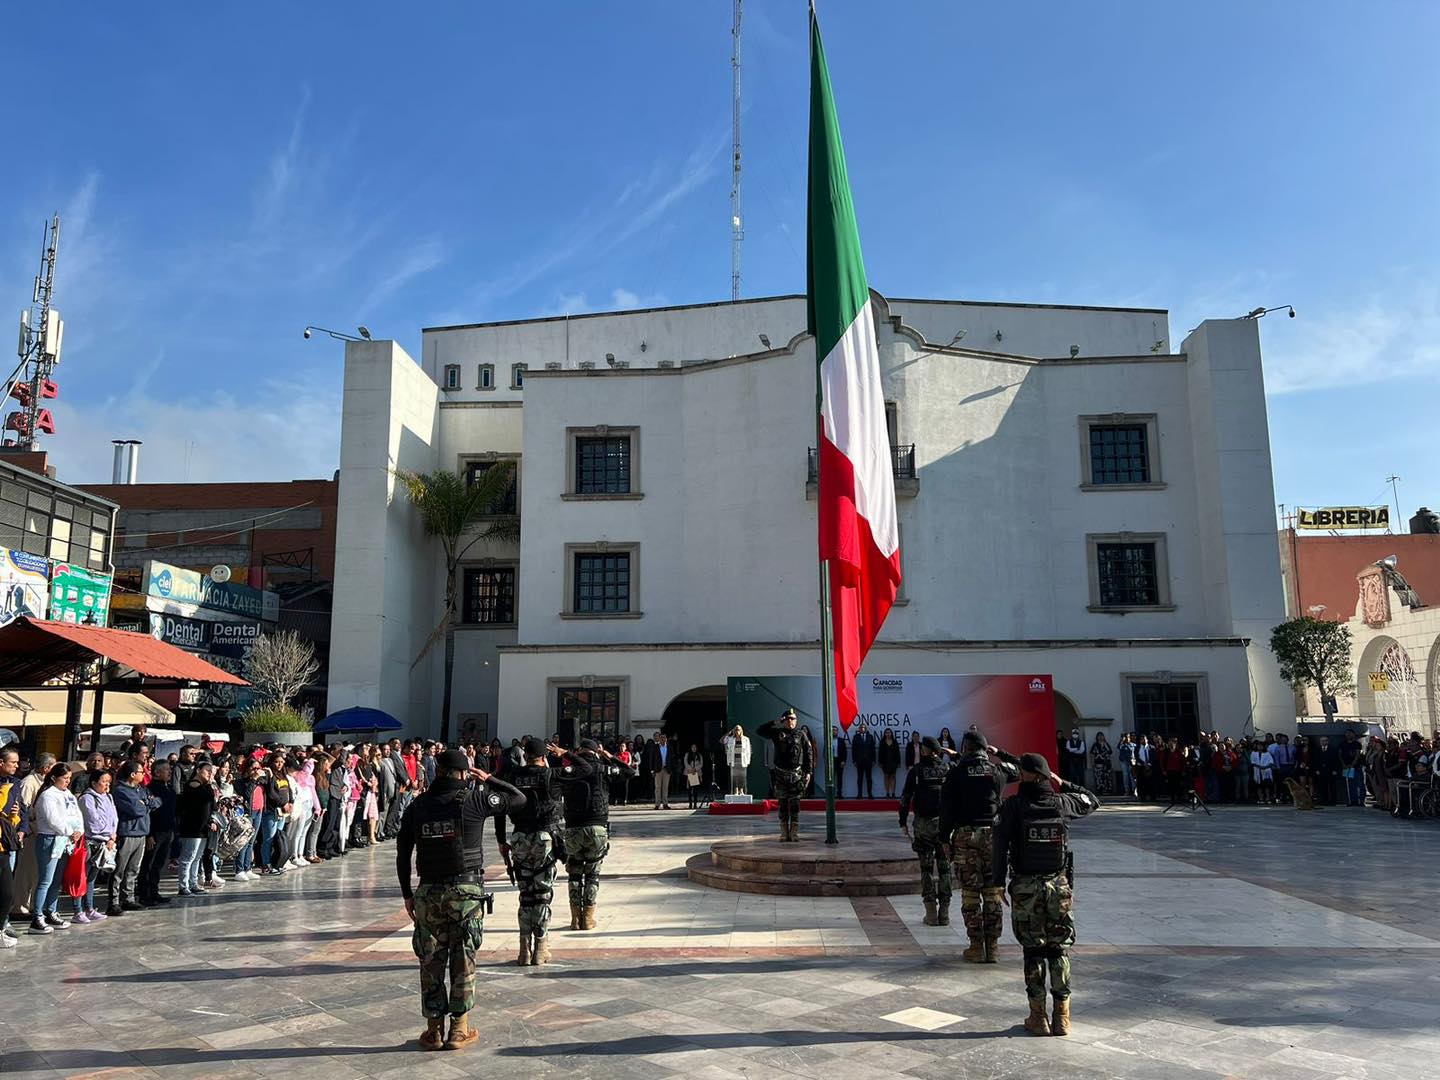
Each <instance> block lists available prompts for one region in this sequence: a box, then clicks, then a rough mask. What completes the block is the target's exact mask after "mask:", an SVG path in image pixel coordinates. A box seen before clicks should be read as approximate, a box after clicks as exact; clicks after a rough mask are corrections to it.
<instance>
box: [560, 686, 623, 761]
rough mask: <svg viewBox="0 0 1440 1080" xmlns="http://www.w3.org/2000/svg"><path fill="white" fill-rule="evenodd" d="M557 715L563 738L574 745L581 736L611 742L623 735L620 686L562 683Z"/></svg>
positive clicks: (602, 742)
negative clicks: (621, 729) (621, 730)
mask: <svg viewBox="0 0 1440 1080" xmlns="http://www.w3.org/2000/svg"><path fill="white" fill-rule="evenodd" d="M558 695H559V700H558V701H557V702H556V718H557V721H558V725H559V729H560V740H561V742H563V743H565V744H566V745H568V746H573V745H574V744H575V742H576V741H578V740H580V739H594V740H595V741H596V742H598V743H601V744H602V745H608V744H609V743H611V742H613V741H614V740H616V739H618V738H619V737H620V687H618V686H591V687H582V686H562V687H560V688H559V689H558Z"/></svg>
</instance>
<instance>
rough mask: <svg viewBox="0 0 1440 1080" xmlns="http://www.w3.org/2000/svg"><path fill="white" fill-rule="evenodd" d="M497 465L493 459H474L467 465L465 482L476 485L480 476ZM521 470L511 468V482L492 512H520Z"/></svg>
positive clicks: (492, 508) (491, 509)
mask: <svg viewBox="0 0 1440 1080" xmlns="http://www.w3.org/2000/svg"><path fill="white" fill-rule="evenodd" d="M494 467H495V462H493V461H472V462H469V463H468V464H467V465H466V466H465V482H466V483H467V484H470V485H472V486H473V485H474V484H475V483H476V481H478V480H479V479H480V477H482V476H484V475H485V473H486V472H487V471H488V470H490V469H492V468H494ZM519 476H520V473H519V470H518V469H513V468H512V469H511V472H510V484H509V486H508V487H506V489H505V493H504V494H503V495H501V496H500V501H499V502H497V503H496V504H495V505H494V506H493V507H491V508H490V513H492V514H518V513H519V512H520V484H519Z"/></svg>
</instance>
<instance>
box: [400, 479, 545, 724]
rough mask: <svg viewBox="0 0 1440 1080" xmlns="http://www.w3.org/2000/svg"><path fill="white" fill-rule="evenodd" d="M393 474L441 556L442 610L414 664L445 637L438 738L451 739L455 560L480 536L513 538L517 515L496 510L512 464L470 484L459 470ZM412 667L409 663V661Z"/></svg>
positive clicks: (456, 587)
mask: <svg viewBox="0 0 1440 1080" xmlns="http://www.w3.org/2000/svg"><path fill="white" fill-rule="evenodd" d="M395 477H396V479H398V480H399V481H400V485H401V486H402V487H403V488H404V489H405V493H406V494H407V495H408V496H409V497H410V502H411V504H412V505H413V506H414V507H415V509H416V510H418V511H420V518H421V520H422V521H423V522H424V523H425V531H426V532H427V533H429V534H430V535H431V536H433V537H435V538H436V539H437V540H439V541H440V547H441V549H442V550H443V552H444V556H445V612H444V615H442V616H441V619H440V623H439V625H437V626H436V627H435V629H434V630H433V631H431V633H430V636H429V638H427V639H426V641H425V645H424V647H422V648H421V650H420V653H419V655H418V656H416V657H415V664H418V663H420V661H421V660H423V659H425V656H426V655H427V654H428V653H429V652H430V650H431V649H432V648H434V647H435V643H436V642H437V641H439V640H440V639H441V638H442V637H443V638H444V640H445V685H444V691H443V697H442V699H441V703H440V741H441V742H446V743H448V742H449V741H450V701H451V684H452V682H453V679H454V675H455V616H456V612H457V610H458V608H459V601H460V595H459V593H460V590H459V581H458V578H459V571H460V562H461V560H463V559H464V558H465V556H466V554H467V553H468V552H469V551H470V549H471V548H473V547H474V546H475V545H476V544H478V543H480V541H482V540H518V539H519V538H520V519H519V518H518V517H515V516H513V515H499V514H498V510H499V508H500V506H501V504H502V502H503V501H504V499H505V496H506V494H507V493H508V492H509V490H510V485H511V484H512V483H513V482H514V479H515V466H514V465H512V464H511V463H509V462H499V463H497V464H495V465H492V466H490V468H488V469H486V470H485V471H484V472H481V473H477V474H476V476H475V479H474V481H473V482H472V483H467V482H466V478H465V477H464V476H462V475H461V474H459V473H455V472H450V471H449V470H446V469H439V470H437V471H435V472H431V473H417V472H411V471H410V470H408V469H396V470H395ZM411 667H412V668H413V667H414V664H412V665H411Z"/></svg>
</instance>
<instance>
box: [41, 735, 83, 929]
mask: <svg viewBox="0 0 1440 1080" xmlns="http://www.w3.org/2000/svg"><path fill="white" fill-rule="evenodd" d="M70 777H71V773H70V767H69V766H68V765H66V764H64V763H63V762H62V763H60V764H58V765H56V766H55V767H54V768H53V769H51V770H50V773H49V775H48V776H46V777H45V786H44V787H43V788H41V789H40V795H39V796H38V797H37V798H36V800H35V807H34V810H33V812H32V818H33V821H32V824H33V825H34V829H35V861H36V864H37V865H38V867H39V869H40V877H39V879H38V880H37V881H36V883H35V899H34V901H33V902H32V903H31V905H30V911H31V913H32V920H31V923H30V933H32V934H50V933H54V932H55V931H56V930H64V929H65V928H66V927H67V926H69V925H70V923H69V922H68V921H67V920H65V919H62V918H60V916H59V914H57V912H56V908H57V907H58V906H59V903H60V879H61V877H62V876H63V874H62V872H61V864H62V863H63V862H64V860H65V856H67V855H69V854H70V853H71V852H72V851H74V850H75V845H76V844H79V843H80V842H81V841H82V840H84V838H85V815H84V814H82V813H81V812H80V801H79V800H78V799H76V798H75V796H74V795H72V794H71V792H70Z"/></svg>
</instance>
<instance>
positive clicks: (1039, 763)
mask: <svg viewBox="0 0 1440 1080" xmlns="http://www.w3.org/2000/svg"><path fill="white" fill-rule="evenodd" d="M1020 769H1021V771H1023V772H1033V773H1039V774H1040V775H1041V776H1043V777H1044V778H1045V779H1046V780H1052V779H1054V777H1052V776H1051V775H1050V763H1049V762H1048V761H1046V760H1045V756H1044V755H1043V754H1021V755H1020Z"/></svg>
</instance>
